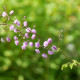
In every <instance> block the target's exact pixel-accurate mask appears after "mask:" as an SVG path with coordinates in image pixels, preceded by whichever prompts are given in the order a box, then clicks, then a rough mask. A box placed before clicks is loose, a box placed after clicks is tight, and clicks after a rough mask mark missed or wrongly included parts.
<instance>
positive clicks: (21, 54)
mask: <svg viewBox="0 0 80 80" xmlns="http://www.w3.org/2000/svg"><path fill="white" fill-rule="evenodd" d="M4 5H6V7H7V10H8V12H9V11H11V10H14V15H13V16H16V17H17V18H18V19H19V20H20V21H21V20H22V18H23V17H24V16H26V17H27V21H28V25H29V26H30V27H33V26H34V25H36V29H37V34H38V35H39V36H40V37H41V38H43V39H44V40H47V39H48V38H49V37H52V39H53V44H54V45H57V44H58V35H57V32H58V31H59V30H63V32H62V35H63V37H62V41H61V43H60V45H61V52H58V53H55V54H54V55H52V56H49V57H48V58H47V59H43V58H42V57H41V55H39V54H36V53H35V51H34V48H30V47H28V48H27V49H26V51H22V50H21V48H20V46H18V47H17V46H15V44H14V42H13V41H12V42H10V43H1V42H0V80H80V68H76V67H74V68H73V69H72V70H71V69H70V68H66V69H64V70H63V71H61V65H62V64H64V63H66V62H68V61H69V60H68V59H66V58H65V57H64V56H63V55H62V53H64V54H65V55H67V56H68V57H70V58H71V59H76V60H78V61H80V0H0V10H3V6H4ZM0 13H1V12H0ZM1 22H5V21H4V20H3V19H1V18H0V23H1ZM13 35H14V34H13V33H12V34H11V37H12V36H13ZM5 36H6V33H5V31H4V30H3V29H2V28H0V37H5ZM41 51H42V49H41Z"/></svg>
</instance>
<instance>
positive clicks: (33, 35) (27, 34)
mask: <svg viewBox="0 0 80 80" xmlns="http://www.w3.org/2000/svg"><path fill="white" fill-rule="evenodd" d="M13 13H14V11H13V10H12V11H10V13H9V14H8V13H6V11H4V12H3V13H2V17H3V18H5V17H6V18H7V19H9V20H11V17H9V15H12V14H13ZM11 21H12V23H11V24H6V25H8V26H9V30H10V31H13V32H14V33H15V36H14V37H13V39H14V43H15V45H16V46H18V45H20V44H19V43H22V45H21V49H22V50H26V48H27V46H30V47H35V52H36V53H39V54H40V53H41V51H40V47H42V48H43V49H46V50H47V53H45V52H43V53H41V54H42V57H43V58H47V57H48V55H52V54H54V52H55V51H56V50H57V47H56V46H55V45H52V38H48V40H46V41H44V42H43V45H41V44H40V41H41V39H38V41H37V42H35V43H33V40H34V39H37V31H36V29H35V27H33V28H32V29H31V28H30V27H29V26H28V23H27V21H26V20H24V21H23V23H21V22H20V21H19V20H18V19H15V20H11ZM21 27H22V28H23V29H24V33H23V31H22V30H20V29H19V28H21ZM17 35H18V36H17ZM19 36H20V38H21V39H24V40H23V42H22V41H21V42H20V40H21V39H19ZM5 41H7V42H10V41H11V39H10V37H9V36H7V37H6V39H3V38H2V37H1V42H5ZM43 51H44V50H43Z"/></svg>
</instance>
